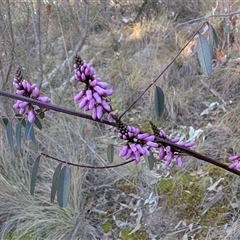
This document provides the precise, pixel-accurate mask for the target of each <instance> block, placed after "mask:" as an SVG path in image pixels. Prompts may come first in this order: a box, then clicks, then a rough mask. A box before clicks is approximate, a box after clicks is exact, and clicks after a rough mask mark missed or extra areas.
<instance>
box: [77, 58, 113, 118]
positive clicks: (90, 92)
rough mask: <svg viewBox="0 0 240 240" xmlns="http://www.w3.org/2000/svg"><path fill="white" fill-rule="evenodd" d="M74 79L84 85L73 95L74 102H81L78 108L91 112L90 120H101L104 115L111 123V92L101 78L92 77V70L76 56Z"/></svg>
mask: <svg viewBox="0 0 240 240" xmlns="http://www.w3.org/2000/svg"><path fill="white" fill-rule="evenodd" d="M74 73H75V74H74V77H75V79H76V80H77V81H80V82H82V83H85V85H86V86H85V89H84V90H82V91H80V92H79V93H78V94H77V95H75V97H74V100H75V101H81V102H80V104H79V108H82V109H84V110H85V111H90V110H91V111H92V118H93V119H94V120H96V119H102V117H103V115H104V114H105V113H107V114H108V121H109V122H111V121H113V111H112V107H111V105H110V104H109V102H110V100H109V97H110V96H111V95H112V94H113V90H112V89H109V84H108V83H106V82H103V81H102V80H101V78H99V77H95V76H94V73H95V71H94V68H93V67H92V66H89V65H88V64H87V63H86V62H85V61H83V60H82V59H81V58H80V57H79V56H78V55H77V56H76V57H75V64H74Z"/></svg>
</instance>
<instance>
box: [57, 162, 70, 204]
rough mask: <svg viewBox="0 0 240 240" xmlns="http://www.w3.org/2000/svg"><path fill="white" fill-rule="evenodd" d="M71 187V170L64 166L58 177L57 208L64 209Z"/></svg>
mask: <svg viewBox="0 0 240 240" xmlns="http://www.w3.org/2000/svg"><path fill="white" fill-rule="evenodd" d="M70 185H71V169H70V167H69V165H65V166H64V167H63V168H62V170H61V172H60V175H59V179H58V186H57V201H58V205H59V207H62V208H64V207H66V206H67V203H68V199H69V194H70Z"/></svg>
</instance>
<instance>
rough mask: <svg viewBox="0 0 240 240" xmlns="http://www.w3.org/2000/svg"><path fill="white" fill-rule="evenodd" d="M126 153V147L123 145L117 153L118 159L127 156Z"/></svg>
mask: <svg viewBox="0 0 240 240" xmlns="http://www.w3.org/2000/svg"><path fill="white" fill-rule="evenodd" d="M127 151H128V145H125V146H123V147H122V149H121V150H120V151H119V157H124V156H125V155H126V154H127Z"/></svg>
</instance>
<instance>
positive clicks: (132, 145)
mask: <svg viewBox="0 0 240 240" xmlns="http://www.w3.org/2000/svg"><path fill="white" fill-rule="evenodd" d="M129 147H130V148H131V149H132V151H133V152H136V151H137V148H136V144H135V143H130V145H129Z"/></svg>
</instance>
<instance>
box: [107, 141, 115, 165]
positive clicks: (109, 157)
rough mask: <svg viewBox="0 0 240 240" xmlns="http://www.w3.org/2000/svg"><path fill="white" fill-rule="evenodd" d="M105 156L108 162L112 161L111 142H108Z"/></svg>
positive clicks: (112, 148) (112, 149) (112, 147)
mask: <svg viewBox="0 0 240 240" xmlns="http://www.w3.org/2000/svg"><path fill="white" fill-rule="evenodd" d="M107 158H108V161H109V162H110V163H112V162H113V158H114V146H113V144H110V145H108V147H107Z"/></svg>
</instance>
